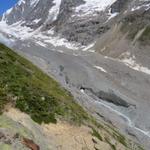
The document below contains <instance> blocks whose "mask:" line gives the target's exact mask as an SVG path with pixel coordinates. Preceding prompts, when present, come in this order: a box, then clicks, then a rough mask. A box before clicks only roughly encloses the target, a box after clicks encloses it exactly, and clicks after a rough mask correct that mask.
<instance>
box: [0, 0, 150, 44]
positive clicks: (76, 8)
mask: <svg viewBox="0 0 150 150" xmlns="http://www.w3.org/2000/svg"><path fill="white" fill-rule="evenodd" d="M148 7H149V1H147V0H145V1H140V0H135V1H130V0H128V1H124V0H113V1H110V0H102V1H98V0H92V1H90V0H76V1H73V0H71V1H70V0H50V1H49V0H43V1H40V0H30V1H29V0H20V1H19V2H18V3H17V4H16V5H15V6H14V7H13V8H11V9H10V10H8V11H7V12H6V13H4V15H3V16H2V18H1V22H5V23H6V24H7V25H9V26H10V25H11V26H15V28H18V30H19V29H20V28H28V31H27V34H28V33H29V32H30V33H32V32H33V34H32V37H33V35H34V31H36V30H38V33H42V34H43V33H44V34H49V33H50V35H48V36H52V35H53V36H59V38H64V39H66V41H67V42H70V43H78V44H79V45H80V46H86V45H89V44H91V43H93V42H94V41H95V40H96V39H97V38H99V37H101V35H102V34H103V33H105V32H107V31H108V30H109V29H110V28H111V26H112V22H111V21H113V19H112V18H114V17H115V16H118V17H117V18H118V19H117V20H120V19H121V18H122V17H123V16H125V13H127V12H132V11H134V10H136V9H148ZM119 14H120V15H119ZM114 20H115V18H114ZM115 22H116V21H115ZM20 30H22V29H20ZM18 32H19V33H20V32H22V31H18ZM36 33H37V32H36ZM51 34H52V35H51ZM30 37H31V36H30ZM41 40H43V38H41ZM43 42H44V40H43Z"/></svg>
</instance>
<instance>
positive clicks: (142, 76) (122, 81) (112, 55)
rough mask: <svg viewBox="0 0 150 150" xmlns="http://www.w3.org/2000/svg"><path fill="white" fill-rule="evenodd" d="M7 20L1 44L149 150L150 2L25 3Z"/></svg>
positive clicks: (53, 0) (3, 19)
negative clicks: (29, 61)
mask: <svg viewBox="0 0 150 150" xmlns="http://www.w3.org/2000/svg"><path fill="white" fill-rule="evenodd" d="M0 20H1V21H0V41H1V42H3V43H6V44H7V45H9V46H11V47H13V48H14V49H15V50H16V51H17V52H18V53H21V54H22V55H23V56H24V57H27V58H28V59H29V60H31V61H32V62H33V63H34V64H36V65H37V66H38V67H40V68H41V69H43V71H45V72H46V73H48V74H49V75H53V76H54V77H55V78H56V79H57V80H58V81H59V82H60V83H61V84H62V85H63V86H64V87H66V88H67V89H69V90H70V92H71V93H72V94H73V95H74V96H75V98H76V99H77V100H78V102H79V103H80V104H81V105H83V106H84V107H85V108H86V109H88V111H89V112H90V113H91V114H92V115H93V116H94V117H96V118H98V119H100V118H101V119H104V120H105V121H108V122H109V123H111V124H113V125H114V126H116V127H117V128H119V129H120V130H121V131H122V132H123V133H126V134H128V135H129V136H130V137H132V139H134V140H135V141H138V142H139V141H140V142H141V144H143V145H144V146H145V147H146V148H147V149H148V150H149V149H150V142H149V141H150V140H149V139H150V118H149V116H148V115H147V114H149V113H150V110H149V107H150V99H149V98H150V92H149V89H150V0H19V1H18V3H17V4H16V5H15V6H14V7H13V8H11V9H9V10H8V11H7V12H6V13H4V14H3V16H2V17H1V18H0ZM143 116H144V117H143Z"/></svg>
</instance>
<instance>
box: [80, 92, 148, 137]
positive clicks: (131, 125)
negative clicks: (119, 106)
mask: <svg viewBox="0 0 150 150" xmlns="http://www.w3.org/2000/svg"><path fill="white" fill-rule="evenodd" d="M81 92H82V93H83V94H85V95H86V96H87V97H89V95H87V94H86V93H85V92H84V91H83V90H82V91H81ZM94 103H96V104H97V105H101V106H104V107H105V108H107V109H109V110H110V111H112V112H114V113H115V114H117V115H119V116H120V117H122V118H123V119H125V120H126V121H127V124H128V126H129V127H131V128H133V129H135V130H136V131H138V132H140V133H142V134H143V135H145V136H147V137H148V138H150V132H149V131H144V130H142V129H140V128H138V127H136V126H135V125H134V123H133V122H132V121H131V119H130V118H129V117H127V116H126V115H124V114H123V113H121V112H119V111H117V110H116V109H114V108H112V107H111V106H109V105H107V104H105V103H103V102H100V101H96V100H95V101H94Z"/></svg>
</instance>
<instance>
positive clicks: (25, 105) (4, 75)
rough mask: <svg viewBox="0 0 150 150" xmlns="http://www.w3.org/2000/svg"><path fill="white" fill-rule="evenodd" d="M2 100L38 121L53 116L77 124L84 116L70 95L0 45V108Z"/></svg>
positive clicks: (54, 120) (51, 118)
mask: <svg viewBox="0 0 150 150" xmlns="http://www.w3.org/2000/svg"><path fill="white" fill-rule="evenodd" d="M6 103H11V104H13V105H14V106H15V107H16V108H19V109H20V110H21V111H23V112H26V113H27V114H29V115H30V116H31V118H32V119H33V120H34V121H36V122H38V123H42V122H45V123H49V122H53V123H56V118H57V117H59V118H63V119H66V120H68V121H71V122H75V123H81V122H82V121H84V120H85V119H86V118H87V114H86V113H85V112H84V110H83V109H82V108H81V107H80V106H79V105H78V104H76V103H75V102H74V100H73V97H72V96H71V95H70V93H69V92H67V91H66V90H65V89H63V88H62V87H60V86H59V84H58V83H57V82H56V81H54V80H53V79H52V78H50V77H49V76H47V75H45V74H44V73H43V72H42V71H40V70H39V69H38V68H37V67H35V66H34V65H33V64H32V63H30V62H29V61H27V60H26V59H24V58H22V57H21V56H19V55H18V54H16V53H15V52H13V51H11V50H10V49H9V48H7V47H5V46H4V45H2V44H0V111H1V112H2V111H3V109H4V105H5V104H6Z"/></svg>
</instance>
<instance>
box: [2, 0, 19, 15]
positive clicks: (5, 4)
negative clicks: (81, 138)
mask: <svg viewBox="0 0 150 150" xmlns="http://www.w3.org/2000/svg"><path fill="white" fill-rule="evenodd" d="M17 1H18V0H0V15H2V14H3V12H5V11H6V10H7V9H9V8H11V7H12V6H13V5H15V3H16V2H17Z"/></svg>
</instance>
